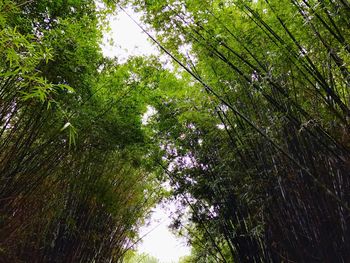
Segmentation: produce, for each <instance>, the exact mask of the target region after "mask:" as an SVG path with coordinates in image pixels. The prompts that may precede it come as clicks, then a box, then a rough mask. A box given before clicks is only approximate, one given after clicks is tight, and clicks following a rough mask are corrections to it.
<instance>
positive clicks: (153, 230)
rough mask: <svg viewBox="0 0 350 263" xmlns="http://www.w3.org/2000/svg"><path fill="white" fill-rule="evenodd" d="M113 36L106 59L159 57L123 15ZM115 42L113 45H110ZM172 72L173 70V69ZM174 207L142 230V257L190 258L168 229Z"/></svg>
mask: <svg viewBox="0 0 350 263" xmlns="http://www.w3.org/2000/svg"><path fill="white" fill-rule="evenodd" d="M127 12H128V14H129V15H131V16H132V17H133V18H134V19H135V20H137V21H138V22H140V17H141V15H140V14H137V13H135V12H133V11H132V9H130V8H128V9H127ZM109 22H110V28H111V30H110V32H106V33H105V36H104V39H103V43H102V45H101V48H102V51H103V54H104V56H106V57H110V58H113V57H116V58H117V59H118V62H119V63H124V62H125V61H126V60H127V59H128V58H129V57H130V56H142V55H144V56H149V55H157V56H159V55H160V52H159V50H158V49H157V48H156V46H155V45H154V44H153V43H151V42H150V40H149V39H148V38H147V35H146V34H145V33H143V32H142V30H141V29H140V28H139V27H138V26H137V25H136V24H135V23H134V22H133V21H132V20H131V19H130V18H129V17H128V16H127V15H126V14H125V13H124V12H122V11H119V12H118V14H117V15H113V16H112V15H111V16H110V17H109ZM111 39H112V41H111ZM159 57H160V59H161V62H162V63H163V65H165V67H169V60H168V59H167V58H165V57H164V56H159ZM170 68H171V66H170ZM154 114H156V111H155V109H154V108H153V107H151V106H148V107H147V112H146V113H145V115H144V116H143V119H142V122H143V124H144V125H145V124H147V121H148V119H149V118H150V117H151V116H152V115H154ZM172 206H174V204H171V203H170V204H168V209H166V208H165V207H163V206H161V205H158V206H157V207H155V208H154V212H153V214H152V216H151V218H150V222H151V223H150V224H149V225H147V226H144V227H142V228H141V229H140V236H144V235H145V236H144V238H143V240H142V241H141V242H140V244H139V245H138V246H137V250H138V251H139V252H140V253H143V252H144V253H147V254H149V255H152V256H154V257H156V258H158V259H159V260H160V262H161V263H170V262H178V260H179V258H180V257H183V256H185V255H189V254H190V247H189V246H187V245H186V244H185V240H184V239H182V238H179V237H177V236H175V235H174V234H173V233H171V231H170V230H169V229H168V225H170V223H171V219H170V213H171V212H169V210H170V211H171V210H172V208H171V207H172Z"/></svg>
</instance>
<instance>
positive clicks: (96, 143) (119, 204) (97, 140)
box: [0, 1, 158, 262]
mask: <svg viewBox="0 0 350 263" xmlns="http://www.w3.org/2000/svg"><path fill="white" fill-rule="evenodd" d="M111 10H113V7H112V6H110V7H108V8H105V9H101V10H98V9H97V8H96V6H95V3H94V1H27V2H26V1H1V2H0V41H1V44H0V56H1V62H0V112H1V113H0V138H1V139H0V171H1V172H0V180H1V184H0V211H1V217H0V237H1V238H0V262H117V261H120V260H121V258H122V257H123V255H124V254H125V251H126V250H127V249H128V248H129V247H131V245H132V243H133V242H135V240H136V237H137V228H138V226H139V225H140V224H142V222H143V220H144V218H145V216H146V215H147V213H148V211H149V208H150V207H151V206H152V205H153V203H154V202H155V200H156V199H157V198H158V196H157V193H158V192H157V191H156V189H154V186H155V185H154V183H153V179H152V178H153V177H154V171H153V170H152V171H151V170H150V169H148V168H147V165H146V164H145V161H144V155H145V153H146V151H143V150H142V147H144V145H145V135H144V132H143V131H142V130H141V115H142V112H143V111H144V109H143V108H144V107H146V106H145V105H144V102H143V98H142V97H141V96H138V97H137V96H136V95H137V94H138V95H139V94H140V87H139V85H138V84H137V83H136V81H135V80H134V79H133V78H132V71H133V69H132V68H133V67H135V65H137V64H140V63H141V62H140V61H139V62H138V61H137V60H134V61H130V63H129V64H124V65H123V66H119V65H118V64H117V62H116V61H114V60H108V59H105V58H103V56H102V54H101V51H100V47H99V43H100V39H101V37H102V35H101V34H102V27H104V25H103V23H104V22H103V21H104V19H105V17H106V15H107V13H108V12H110V11H111ZM143 67H145V68H147V66H146V63H144V64H143ZM153 68H154V67H153ZM141 163H143V164H144V165H140V164H141ZM152 189H153V190H152Z"/></svg>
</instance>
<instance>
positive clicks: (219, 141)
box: [134, 0, 350, 262]
mask: <svg viewBox="0 0 350 263" xmlns="http://www.w3.org/2000/svg"><path fill="white" fill-rule="evenodd" d="M134 4H135V5H136V7H138V8H139V9H140V10H142V11H144V12H145V16H144V19H145V21H146V22H147V23H149V24H151V25H152V27H153V28H154V29H155V31H156V35H155V36H151V35H150V36H151V37H152V38H153V40H154V41H155V42H156V44H157V45H159V46H160V48H161V49H162V50H163V51H164V52H165V53H167V54H168V55H170V56H171V57H172V58H173V59H174V60H175V61H176V62H177V63H178V65H179V67H180V68H182V69H183V70H184V71H185V72H186V73H187V74H189V75H191V76H192V78H193V79H194V80H195V81H196V84H194V83H191V84H192V85H191V86H190V87H188V89H189V90H191V89H197V93H198V92H199V91H201V94H199V95H198V94H195V95H194V93H195V92H189V94H191V96H192V97H188V98H187V103H184V99H183V98H182V99H181V98H180V97H179V98H178V101H172V102H171V103H169V104H171V105H172V106H171V107H169V106H168V108H167V109H165V110H164V109H163V113H160V114H165V115H166V118H167V119H172V121H169V120H168V122H169V123H170V125H171V127H169V126H165V127H164V126H162V128H163V129H161V128H160V129H159V134H158V136H159V138H162V139H161V140H163V144H164V145H167V146H166V147H164V148H165V150H164V155H166V156H167V158H166V160H167V161H165V163H164V158H163V161H160V164H161V166H162V167H163V169H164V170H165V172H166V174H167V175H168V177H169V179H170V180H171V182H172V185H173V188H174V195H175V196H176V197H177V198H178V199H179V200H181V202H182V203H183V205H185V206H188V207H190V209H191V211H192V212H191V214H192V215H191V220H190V221H191V223H190V224H188V223H186V222H187V220H186V215H183V212H182V210H183V209H179V215H178V218H177V219H175V222H174V227H175V228H178V229H179V230H180V231H182V232H185V233H187V234H188V235H190V237H191V238H190V241H191V243H192V245H193V247H194V252H193V255H192V256H191V257H190V258H188V259H187V260H188V261H190V262H211V261H213V262H232V261H234V262H347V261H348V260H349V256H350V255H349V245H348V244H349V242H348V240H349V230H348V225H349V219H348V218H349V206H348V205H349V180H348V175H349V168H350V167H349V62H350V61H349V58H350V56H349V33H350V31H349V22H350V21H349V17H350V16H349V12H350V5H349V3H348V2H347V1H323V0H317V1H307V0H301V1H294V0H285V1H284V0H283V1H271V0H265V1H240V0H232V1H195V0H192V1H135V2H134ZM145 10H146V11H145ZM146 31H147V30H146ZM169 108H170V110H169ZM159 111H160V112H162V110H161V109H159ZM182 218H184V219H183V220H182Z"/></svg>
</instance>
